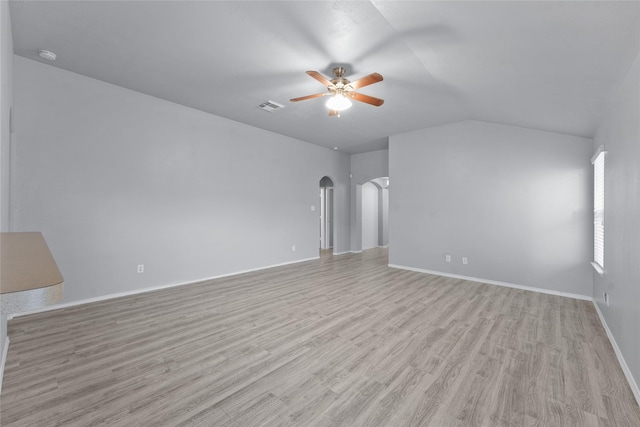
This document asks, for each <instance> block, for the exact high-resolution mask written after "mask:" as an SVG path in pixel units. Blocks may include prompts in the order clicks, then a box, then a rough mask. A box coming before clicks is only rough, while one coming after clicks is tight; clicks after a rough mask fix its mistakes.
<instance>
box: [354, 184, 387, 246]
mask: <svg viewBox="0 0 640 427" xmlns="http://www.w3.org/2000/svg"><path fill="white" fill-rule="evenodd" d="M360 191H361V196H360V228H361V233H360V237H361V246H360V247H361V249H362V250H366V249H371V248H375V247H385V246H387V245H388V244H389V178H388V177H380V178H375V179H372V180H370V181H367V182H365V183H364V184H362V185H361V188H360Z"/></svg>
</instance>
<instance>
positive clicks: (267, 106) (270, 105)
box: [258, 100, 284, 113]
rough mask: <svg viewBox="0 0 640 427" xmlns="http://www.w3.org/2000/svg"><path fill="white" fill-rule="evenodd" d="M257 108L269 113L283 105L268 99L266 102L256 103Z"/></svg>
mask: <svg viewBox="0 0 640 427" xmlns="http://www.w3.org/2000/svg"><path fill="white" fill-rule="evenodd" d="M258 108H260V109H262V110H264V111H268V112H270V113H271V112H273V111H275V110H279V109H280V108H284V105H282V104H278V103H277V102H275V101H271V100H269V101H267V102H263V103H262V104H260V105H258Z"/></svg>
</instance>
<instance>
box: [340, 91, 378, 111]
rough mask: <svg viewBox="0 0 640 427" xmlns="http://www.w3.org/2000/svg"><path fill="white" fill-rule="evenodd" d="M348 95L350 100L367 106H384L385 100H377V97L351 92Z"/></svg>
mask: <svg viewBox="0 0 640 427" xmlns="http://www.w3.org/2000/svg"><path fill="white" fill-rule="evenodd" d="M348 95H349V97H350V98H353V99H355V100H356V101H360V102H364V103H366V104H371V105H375V106H376V107H379V106H381V105H382V104H384V99H380V98H376V97H373V96H369V95H363V94H361V93H357V92H349V93H348Z"/></svg>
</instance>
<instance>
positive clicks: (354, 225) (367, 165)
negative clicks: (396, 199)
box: [350, 150, 389, 252]
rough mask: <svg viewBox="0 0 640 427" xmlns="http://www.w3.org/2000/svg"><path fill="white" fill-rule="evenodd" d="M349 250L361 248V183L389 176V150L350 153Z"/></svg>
mask: <svg viewBox="0 0 640 427" xmlns="http://www.w3.org/2000/svg"><path fill="white" fill-rule="evenodd" d="M351 174H352V175H353V176H352V178H351V190H350V198H351V201H350V203H351V220H350V223H351V250H352V251H356V252H357V251H360V250H362V218H361V217H362V215H361V210H360V206H361V203H362V194H361V193H362V191H361V185H362V184H364V183H365V182H367V181H370V180H372V179H374V178H379V177H381V176H389V150H378V151H370V152H368V153H360V154H353V155H351Z"/></svg>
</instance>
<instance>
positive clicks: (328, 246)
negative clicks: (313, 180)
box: [320, 176, 333, 252]
mask: <svg viewBox="0 0 640 427" xmlns="http://www.w3.org/2000/svg"><path fill="white" fill-rule="evenodd" d="M332 249H333V181H332V180H331V178H329V177H328V176H324V177H322V179H321V180H320V250H321V251H327V252H329V251H331V250H332Z"/></svg>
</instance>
